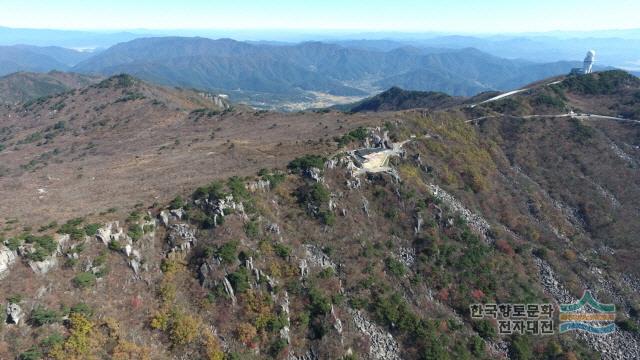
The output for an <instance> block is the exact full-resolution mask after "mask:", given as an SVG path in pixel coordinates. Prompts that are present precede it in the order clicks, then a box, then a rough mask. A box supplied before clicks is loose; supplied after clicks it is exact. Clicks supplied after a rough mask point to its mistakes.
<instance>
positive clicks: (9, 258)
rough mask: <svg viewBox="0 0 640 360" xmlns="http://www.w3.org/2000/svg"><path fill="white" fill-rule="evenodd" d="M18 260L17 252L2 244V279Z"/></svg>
mask: <svg viewBox="0 0 640 360" xmlns="http://www.w3.org/2000/svg"><path fill="white" fill-rule="evenodd" d="M15 261H16V254H15V253H14V252H13V251H11V250H10V249H9V248H8V247H6V246H4V245H1V244H0V279H2V278H3V277H4V276H6V275H7V273H8V272H9V268H10V267H11V265H13V263H14V262H15Z"/></svg>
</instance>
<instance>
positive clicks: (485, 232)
mask: <svg viewBox="0 0 640 360" xmlns="http://www.w3.org/2000/svg"><path fill="white" fill-rule="evenodd" d="M429 189H430V191H431V193H432V194H433V196H435V197H436V198H437V199H439V200H441V201H442V202H443V203H445V204H446V205H447V206H449V207H450V208H451V209H452V210H453V211H455V212H457V213H459V214H460V216H462V218H463V219H464V220H465V221H466V222H467V224H468V225H469V227H470V228H471V229H473V230H474V231H476V232H477V233H478V234H480V235H481V236H482V237H483V238H484V239H485V240H487V241H491V239H490V237H489V231H490V230H491V225H489V223H488V222H487V220H485V219H484V218H483V217H482V216H480V215H478V214H475V213H473V212H471V211H470V210H469V209H467V208H466V207H465V206H464V205H462V203H461V202H460V201H458V199H456V198H455V197H453V196H452V195H451V194H449V193H447V192H446V191H444V190H442V189H441V188H440V187H439V186H438V185H434V184H430V185H429Z"/></svg>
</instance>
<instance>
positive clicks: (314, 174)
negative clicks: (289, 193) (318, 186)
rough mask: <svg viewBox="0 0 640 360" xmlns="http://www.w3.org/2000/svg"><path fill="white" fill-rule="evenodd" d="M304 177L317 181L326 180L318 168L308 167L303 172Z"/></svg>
mask: <svg viewBox="0 0 640 360" xmlns="http://www.w3.org/2000/svg"><path fill="white" fill-rule="evenodd" d="M303 175H304V177H306V178H309V179H311V180H313V181H315V182H317V183H322V182H324V178H323V177H322V172H321V171H320V169H318V168H314V167H312V168H308V169H305V170H304V172H303Z"/></svg>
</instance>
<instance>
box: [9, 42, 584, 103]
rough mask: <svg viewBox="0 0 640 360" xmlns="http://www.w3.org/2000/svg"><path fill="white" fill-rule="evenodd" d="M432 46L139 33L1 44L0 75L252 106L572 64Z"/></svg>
mask: <svg viewBox="0 0 640 360" xmlns="http://www.w3.org/2000/svg"><path fill="white" fill-rule="evenodd" d="M458 40H459V41H456V39H452V43H451V44H453V45H452V46H456V45H457V44H461V43H463V41H462V40H460V39H458ZM435 45H438V46H434V47H415V46H407V45H406V44H405V45H403V43H397V42H393V41H379V42H373V41H351V42H346V43H344V44H329V43H323V42H305V43H300V44H294V45H285V44H281V43H268V42H258V43H256V42H253V43H250V42H240V41H235V40H231V39H219V40H212V39H207V38H198V37H155V38H140V39H136V40H132V41H128V42H124V43H120V44H117V45H115V46H112V47H111V48H109V49H107V50H104V51H99V52H95V53H91V52H81V51H75V50H70V49H65V48H60V47H35V46H25V45H16V46H7V47H0V75H5V74H9V73H12V72H17V71H30V72H48V71H51V70H60V71H73V72H76V73H82V74H94V75H100V76H110V75H115V74H119V73H128V74H131V75H134V76H137V77H139V78H141V79H144V80H147V81H151V82H155V83H158V84H162V85H169V86H178V87H184V88H197V89H202V90H206V91H209V92H224V93H228V94H229V95H230V96H231V98H232V100H235V101H244V102H248V103H249V104H251V105H254V106H257V107H266V108H286V107H290V108H293V107H292V106H291V104H292V103H299V102H305V101H309V102H313V99H317V98H323V99H328V100H326V101H325V103H333V104H335V103H350V102H353V101H354V99H358V98H364V97H366V96H370V95H373V94H375V93H378V92H380V91H383V90H384V89H389V88H391V87H394V86H398V87H401V88H403V89H406V90H417V91H439V92H444V93H447V94H449V95H453V96H472V95H475V94H477V93H480V92H485V91H506V90H510V89H514V88H518V87H520V86H523V85H525V84H528V83H531V82H534V81H536V80H539V79H543V78H548V77H552V76H556V75H561V74H565V73H568V72H569V70H570V69H571V68H573V67H576V66H579V65H580V62H579V61H575V62H571V61H556V62H547V63H539V62H532V61H527V60H522V59H505V58H500V57H496V56H493V55H490V54H487V53H485V52H483V51H480V50H477V49H475V48H461V49H446V48H443V46H444V45H447V44H446V43H444V42H443V43H436V44H435ZM309 99H311V100H309ZM298 107H305V106H298ZM307 107H309V106H307Z"/></svg>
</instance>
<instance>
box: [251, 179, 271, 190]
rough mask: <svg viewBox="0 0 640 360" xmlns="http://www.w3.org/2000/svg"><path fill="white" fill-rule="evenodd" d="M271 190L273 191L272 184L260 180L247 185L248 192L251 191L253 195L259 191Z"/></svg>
mask: <svg viewBox="0 0 640 360" xmlns="http://www.w3.org/2000/svg"><path fill="white" fill-rule="evenodd" d="M269 189H271V182H270V181H269V180H263V179H259V180H257V181H253V182H250V183H248V184H247V190H249V191H251V192H252V193H255V192H258V191H268V190H269Z"/></svg>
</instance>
